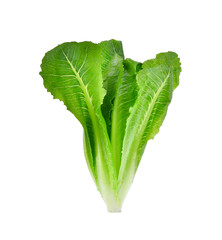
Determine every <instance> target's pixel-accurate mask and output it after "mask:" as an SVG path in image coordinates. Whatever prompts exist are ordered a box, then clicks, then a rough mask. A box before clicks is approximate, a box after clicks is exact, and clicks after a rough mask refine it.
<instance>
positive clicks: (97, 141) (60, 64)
mask: <svg viewBox="0 0 222 240" xmlns="http://www.w3.org/2000/svg"><path fill="white" fill-rule="evenodd" d="M101 53H102V50H101V47H100V46H99V45H97V44H93V43H91V42H82V43H76V42H72V43H64V44H62V45H59V46H58V47H56V48H54V49H53V50H51V51H49V52H48V53H46V55H45V57H44V58H43V61H42V65H41V68H42V72H41V73H40V74H41V76H42V77H43V79H44V85H45V87H46V88H47V90H48V91H49V92H51V93H52V95H53V96H54V98H58V99H60V100H61V101H63V102H64V104H65V105H66V106H67V109H68V110H69V111H71V112H72V113H73V114H74V115H75V116H76V118H77V119H78V120H79V121H80V122H81V124H82V126H83V128H84V146H85V154H86V160H87V164H88V166H89V168H90V172H91V173H92V175H93V177H94V179H95V181H96V183H97V187H98V189H99V191H100V192H101V194H102V196H103V197H104V199H105V200H106V201H107V202H109V201H114V200H112V198H115V197H116V196H115V193H113V192H112V191H114V190H115V189H116V188H117V176H116V174H115V170H114V168H113V159H112V153H111V145H110V141H109V137H108V134H107V131H106V123H105V121H104V118H103V116H102V113H101V104H102V102H103V99H104V96H105V93H106V91H105V90H104V88H103V79H102V73H101V66H102V55H101Z"/></svg>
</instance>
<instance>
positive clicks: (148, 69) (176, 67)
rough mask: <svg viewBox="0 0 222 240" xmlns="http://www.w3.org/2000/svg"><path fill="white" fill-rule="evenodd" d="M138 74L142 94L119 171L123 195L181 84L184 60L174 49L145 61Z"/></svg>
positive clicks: (133, 112)
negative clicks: (182, 62) (173, 94)
mask: <svg viewBox="0 0 222 240" xmlns="http://www.w3.org/2000/svg"><path fill="white" fill-rule="evenodd" d="M142 68H143V69H142V70H141V71H140V72H139V73H138V75H137V84H138V87H139V92H138V97H137V100H136V102H135V104H134V106H133V107H132V108H131V112H130V116H129V118H128V119H127V125H126V132H125V136H124V140H123V149H122V159H121V166H120V172H119V178H118V179H119V182H120V185H119V190H120V193H119V194H120V199H122V198H124V197H125V195H126V193H127V191H128V188H129V186H130V185H131V183H132V181H133V178H134V175H135V172H136V169H137V166H138V164H139V161H140V158H141V156H142V153H143V150H144V148H145V145H146V143H147V141H148V140H149V139H151V138H154V136H155V135H156V134H157V133H158V131H159V128H160V126H161V124H162V122H163V120H164V118H165V116H166V112H167V108H168V105H169V103H170V101H171V98H172V92H173V89H174V88H175V87H177V85H178V84H179V78H178V77H179V73H180V71H181V69H180V62H179V59H178V56H177V54H175V53H173V52H168V53H161V54H158V55H157V57H156V59H153V60H148V61H146V62H145V63H143V66H142Z"/></svg>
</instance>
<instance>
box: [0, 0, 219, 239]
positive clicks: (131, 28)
mask: <svg viewBox="0 0 222 240" xmlns="http://www.w3.org/2000/svg"><path fill="white" fill-rule="evenodd" d="M219 3H220V1H214V0H211V1H204V0H202V1H195V0H192V1H172V0H168V1H158V0H157V1H142V0H136V1H135V0H134V1H130V0H128V1H121V0H118V1H116V0H115V1H114V0H113V1H105V0H103V1H98V0H94V1H90V0H89V1H84V0H82V1H80V0H79V1H74V0H72V1H68V0H62V1H55V0H54V1H49V0H39V1H31V0H29V1H24V0H20V1H15V0H14V1H2V2H1V6H0V18H1V19H0V24H1V30H0V31H1V38H0V41H1V44H0V48H1V49H0V61H1V63H0V68H1V74H0V80H1V85H0V89H1V93H0V104H1V108H0V109H1V117H0V122H1V124H0V139H1V144H0V147H1V151H0V239H1V240H20V239H22V240H37V239H38V240H40V239H41V240H46V239H47V240H51V239H52V240H63V239H65V240H71V239H97V240H104V239H106V240H111V239H115V240H119V239H139V240H145V239H150V240H168V239H170V240H183V239H186V240H187V239H189V240H199V239H201V240H205V239H206V240H208V239H209V240H211V239H213V240H221V239H222V153H221V145H222V144H221V143H222V140H221V138H222V117H221V110H222V97H221V96H222V77H221V69H222V47H221V44H222V37H221V35H220V34H221V23H222V13H221V7H220V5H219ZM111 38H114V39H117V40H122V41H123V46H124V50H125V56H126V57H130V58H132V59H134V60H137V61H144V60H146V59H150V58H153V57H155V55H156V54H157V53H159V52H163V51H169V50H171V51H175V52H177V53H178V54H179V56H180V59H181V62H182V69H183V70H182V73H181V78H180V86H179V87H178V88H177V89H176V91H175V94H174V97H173V101H172V103H171V105H170V107H169V111H168V114H167V117H166V119H165V121H164V124H163V126H162V127H161V129H160V133H159V134H158V135H157V136H156V137H155V139H154V141H150V142H149V143H148V145H147V148H146V151H145V154H144V156H143V159H142V161H141V165H140V167H139V169H138V172H137V175H136V178H135V181H134V183H133V185H132V188H131V189H130V192H129V194H128V196H127V198H126V200H125V202H124V205H123V209H122V213H120V214H110V213H107V211H106V207H105V204H104V203H103V200H102V199H101V197H100V195H99V193H98V192H97V190H96V187H95V186H94V183H93V181H92V180H91V177H90V174H89V173H88V170H87V166H86V163H85V160H84V155H83V147H82V128H81V125H80V124H79V123H78V122H77V120H76V119H75V118H74V116H73V115H72V114H71V113H70V112H68V111H67V110H66V108H65V107H64V105H63V104H62V103H61V102H59V101H58V100H53V99H52V96H51V95H50V94H49V93H47V91H46V90H45V89H44V87H43V84H42V83H43V81H42V79H41V77H40V76H39V72H40V63H41V59H42V57H43V56H44V54H45V52H47V51H49V50H50V49H52V48H54V47H55V46H56V45H58V44H60V43H63V42H66V41H85V40H90V41H93V42H100V41H102V40H108V39H111Z"/></svg>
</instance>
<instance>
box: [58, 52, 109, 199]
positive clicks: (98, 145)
mask: <svg viewBox="0 0 222 240" xmlns="http://www.w3.org/2000/svg"><path fill="white" fill-rule="evenodd" d="M63 54H64V56H65V58H66V60H67V62H68V63H69V65H70V67H71V69H72V71H73V73H74V75H75V77H76V79H77V80H78V82H79V84H80V86H81V89H82V91H83V94H84V96H85V99H86V104H87V107H88V110H89V114H90V116H91V119H92V124H93V127H94V129H95V130H94V132H95V143H96V165H97V171H96V172H97V177H98V181H99V187H100V191H101V194H102V196H103V197H105V198H106V196H107V193H105V192H106V187H107V186H105V189H104V180H103V179H104V178H107V176H104V174H103V171H102V170H100V169H101V168H103V167H102V164H103V165H104V162H103V161H104V157H103V156H104V154H103V152H102V146H103V143H102V139H101V137H100V134H99V131H100V129H99V126H98V122H97V117H96V113H95V109H94V107H93V104H92V99H91V97H90V95H89V92H88V90H87V87H86V86H85V85H84V82H83V80H82V78H81V77H80V75H79V73H78V71H77V70H76V69H75V67H74V66H73V64H72V63H71V62H70V60H69V58H68V57H67V55H66V54H65V53H64V52H63ZM105 160H106V159H105ZM101 180H102V182H101ZM106 184H108V183H106Z"/></svg>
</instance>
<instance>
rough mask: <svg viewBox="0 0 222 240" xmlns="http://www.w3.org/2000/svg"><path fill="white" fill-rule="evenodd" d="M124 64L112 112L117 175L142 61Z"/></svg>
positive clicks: (128, 60)
mask: <svg viewBox="0 0 222 240" xmlns="http://www.w3.org/2000/svg"><path fill="white" fill-rule="evenodd" d="M123 65H124V76H123V77H122V78H121V79H119V84H118V85H119V86H118V91H117V94H116V97H115V101H114V109H113V112H112V131H111V144H112V150H113V158H114V161H115V168H116V171H117V175H118V173H119V168H120V163H121V155H122V143H123V138H124V134H125V128H126V120H127V118H128V117H129V109H130V108H131V107H132V106H133V104H134V103H135V100H136V97H137V83H136V73H137V71H139V70H140V67H141V64H140V63H138V62H135V61H133V60H132V59H126V60H124V61H123Z"/></svg>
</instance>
